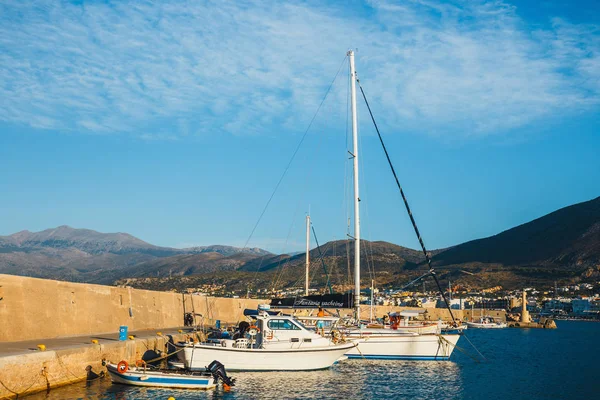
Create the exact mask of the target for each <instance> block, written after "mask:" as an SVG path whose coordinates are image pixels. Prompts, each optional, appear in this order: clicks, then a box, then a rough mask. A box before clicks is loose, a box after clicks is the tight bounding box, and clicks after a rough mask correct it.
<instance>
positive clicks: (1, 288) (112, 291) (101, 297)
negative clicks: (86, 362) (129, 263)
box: [0, 274, 267, 342]
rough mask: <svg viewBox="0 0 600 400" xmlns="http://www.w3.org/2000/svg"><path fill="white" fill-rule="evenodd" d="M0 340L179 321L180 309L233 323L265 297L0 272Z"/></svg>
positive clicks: (166, 325) (148, 326)
mask: <svg viewBox="0 0 600 400" xmlns="http://www.w3.org/2000/svg"><path fill="white" fill-rule="evenodd" d="M0 298H1V299H2V300H0V342H12V341H23V340H33V339H49V338H57V337H61V336H74V335H91V334H103V333H111V332H117V331H118V330H119V326H121V325H126V326H128V327H129V330H132V331H133V330H145V329H165V328H173V327H180V326H183V324H184V321H183V318H184V314H185V313H194V314H196V316H197V318H196V322H199V321H200V320H202V321H203V322H204V323H205V324H207V325H212V324H214V323H215V321H216V320H221V321H223V322H227V323H235V322H237V321H239V320H241V319H243V318H244V317H243V311H244V309H245V308H254V309H256V308H257V306H258V304H261V303H265V302H267V301H266V300H259V299H233V298H220V297H210V296H196V295H194V296H192V295H189V294H182V293H173V292H157V291H151V290H140V289H133V288H127V287H125V288H123V287H113V286H103V285H92V284H85V283H73V282H62V281H55V280H49V279H37V278H28V277H22V276H12V275H2V274H0Z"/></svg>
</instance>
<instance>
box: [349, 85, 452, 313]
mask: <svg viewBox="0 0 600 400" xmlns="http://www.w3.org/2000/svg"><path fill="white" fill-rule="evenodd" d="M356 82H357V83H358V87H359V88H360V92H361V93H362V96H363V99H364V100H365V104H366V105H367V109H368V110H369V115H370V116H371V120H372V121H373V125H374V126H375V130H376V131H377V136H379V142H380V143H381V146H382V147H383V151H384V153H385V157H386V158H387V161H388V164H389V166H390V169H391V170H392V174H393V175H394V179H395V180H396V185H397V186H398V189H399V190H400V194H401V195H402V200H404V206H405V207H406V211H407V212H408V216H409V217H410V221H411V222H412V226H413V229H414V230H415V233H416V235H417V239H418V240H419V244H420V245H421V249H422V250H423V254H424V255H425V260H427V265H428V266H429V273H430V274H431V276H433V279H434V280H435V283H436V284H437V287H438V290H439V291H440V294H441V295H442V298H443V299H444V303H446V307H447V308H448V311H449V312H450V317H452V321H453V322H454V321H456V319H455V318H454V314H453V313H452V309H451V308H450V303H448V299H446V295H445V294H444V291H443V290H442V286H441V285H440V281H439V280H438V278H437V276H436V274H435V271H434V270H433V266H432V265H431V258H430V257H429V254H428V253H427V249H426V248H425V243H423V239H422V238H421V233H420V232H419V228H417V223H416V221H415V218H414V217H413V215H412V212H411V211H410V206H409V205H408V200H406V196H405V195H404V191H403V190H402V186H401V185H400V181H399V180H398V175H396V170H395V169H394V165H393V164H392V160H391V159H390V155H389V154H388V151H387V148H386V147H385V144H384V143H383V138H382V137H381V133H380V132H379V127H378V126H377V123H376V122H375V117H374V116H373V112H372V111H371V107H370V106H369V102H368V101H367V96H366V95H365V91H364V90H363V87H362V85H361V84H360V81H359V80H358V78H357V79H356Z"/></svg>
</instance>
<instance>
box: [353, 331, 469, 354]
mask: <svg viewBox="0 0 600 400" xmlns="http://www.w3.org/2000/svg"><path fill="white" fill-rule="evenodd" d="M459 337H460V336H459V335H397V336H394V335H369V336H368V337H364V336H363V339H364V340H363V341H361V342H359V343H358V346H357V347H356V348H354V349H351V350H350V351H349V352H348V353H346V356H347V357H348V358H350V359H378V360H448V359H449V358H450V356H451V355H452V352H453V351H454V347H455V346H456V343H457V342H458V339H459ZM349 338H350V339H351V340H352V339H353V338H357V339H358V338H359V337H358V336H354V337H353V336H350V337H349Z"/></svg>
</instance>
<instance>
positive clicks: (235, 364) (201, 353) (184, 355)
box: [177, 343, 356, 371]
mask: <svg viewBox="0 0 600 400" xmlns="http://www.w3.org/2000/svg"><path fill="white" fill-rule="evenodd" d="M177 346H178V348H183V350H182V351H180V352H179V353H178V357H179V360H180V361H181V362H183V363H184V365H185V367H186V368H188V369H191V370H204V369H205V367H206V366H207V365H208V364H210V362H211V361H212V360H219V361H220V362H221V363H222V364H223V365H225V367H226V368H227V371H311V370H318V369H325V368H329V367H331V366H332V365H333V364H334V363H335V362H336V361H338V360H339V359H340V358H342V357H343V356H344V354H345V353H347V352H348V350H350V349H351V348H354V347H355V346H356V345H355V344H354V343H346V344H339V345H335V346H328V347H320V348H306V349H302V348H300V349H268V348H267V349H238V348H231V347H220V346H211V345H204V344H195V345H190V344H184V345H181V344H178V345H177Z"/></svg>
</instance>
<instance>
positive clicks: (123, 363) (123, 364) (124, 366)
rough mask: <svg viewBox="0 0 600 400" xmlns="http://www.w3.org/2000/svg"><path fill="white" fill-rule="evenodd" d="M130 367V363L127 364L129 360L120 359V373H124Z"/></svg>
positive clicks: (118, 367)
mask: <svg viewBox="0 0 600 400" xmlns="http://www.w3.org/2000/svg"><path fill="white" fill-rule="evenodd" d="M128 369H129V364H127V361H125V360H123V361H119V363H118V364H117V372H119V373H120V374H124V373H125V372H127V370H128Z"/></svg>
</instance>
